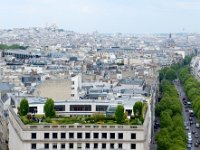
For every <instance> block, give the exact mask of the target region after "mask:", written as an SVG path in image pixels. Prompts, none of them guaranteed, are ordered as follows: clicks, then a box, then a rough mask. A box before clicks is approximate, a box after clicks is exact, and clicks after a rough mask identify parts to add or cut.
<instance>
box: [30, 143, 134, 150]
mask: <svg viewBox="0 0 200 150" xmlns="http://www.w3.org/2000/svg"><path fill="white" fill-rule="evenodd" d="M49 145H50V144H49V143H44V149H50V146H49ZM115 145H116V146H117V148H118V149H123V144H122V143H118V144H114V143H110V144H106V143H101V144H98V143H94V144H90V143H85V149H90V148H94V149H98V148H99V147H101V148H102V149H106V148H107V146H108V147H109V149H115V148H116V147H115ZM52 148H53V149H57V148H58V144H57V143H53V144H52ZM60 148H61V149H65V148H67V147H66V144H65V143H61V144H60ZM68 148H69V149H74V148H75V147H74V143H69V145H68ZM31 149H37V144H36V143H32V144H31ZM77 149H82V143H77ZM130 149H136V144H133V143H132V144H130Z"/></svg>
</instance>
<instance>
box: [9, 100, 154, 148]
mask: <svg viewBox="0 0 200 150" xmlns="http://www.w3.org/2000/svg"><path fill="white" fill-rule="evenodd" d="M88 105H90V104H88ZM97 105H98V103H97ZM68 106H69V105H68ZM83 106H84V105H83ZM91 106H92V107H94V106H96V105H91ZM14 109H15V108H11V107H10V108H9V149H10V150H16V149H19V150H34V149H36V150H43V149H50V150H56V149H57V150H149V144H150V131H151V123H150V122H151V117H150V107H148V109H147V112H146V114H145V118H144V123H143V124H142V125H123V124H122V125H117V124H116V125H108V124H78V123H75V124H43V123H41V124H36V125H34V124H33V125H24V124H23V123H22V121H21V119H20V118H19V116H18V115H17V114H16V111H15V110H14ZM77 113H78V112H77Z"/></svg>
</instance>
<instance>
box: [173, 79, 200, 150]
mask: <svg viewBox="0 0 200 150" xmlns="http://www.w3.org/2000/svg"><path fill="white" fill-rule="evenodd" d="M174 83H175V86H176V89H177V91H178V92H179V99H180V101H181V104H182V107H183V112H182V114H183V118H184V122H190V121H189V117H190V116H189V112H188V111H186V110H192V108H191V106H188V105H187V104H186V105H184V104H183V100H182V99H183V98H184V97H185V98H186V100H187V101H188V98H187V97H186V95H185V92H184V91H183V87H182V86H181V84H180V83H179V81H178V82H174ZM192 122H193V124H191V125H189V126H188V127H189V130H186V133H188V132H191V133H192V131H196V133H198V136H200V128H196V122H197V118H196V117H192ZM197 140H199V141H200V137H198V138H195V136H194V134H192V148H191V149H190V150H199V149H200V147H195V143H196V141H197ZM188 150H189V149H188Z"/></svg>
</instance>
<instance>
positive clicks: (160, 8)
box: [0, 0, 200, 33]
mask: <svg viewBox="0 0 200 150" xmlns="http://www.w3.org/2000/svg"><path fill="white" fill-rule="evenodd" d="M0 3H1V5H0V6H1V8H0V28H14V27H20V28H21V27H33V26H34V27H35V26H40V27H45V25H46V24H56V25H57V26H58V27H60V28H64V29H67V30H73V31H76V32H82V33H83V32H84V33H85V32H92V31H95V30H97V31H99V32H101V33H116V32H122V33H169V32H200V1H199V0H0Z"/></svg>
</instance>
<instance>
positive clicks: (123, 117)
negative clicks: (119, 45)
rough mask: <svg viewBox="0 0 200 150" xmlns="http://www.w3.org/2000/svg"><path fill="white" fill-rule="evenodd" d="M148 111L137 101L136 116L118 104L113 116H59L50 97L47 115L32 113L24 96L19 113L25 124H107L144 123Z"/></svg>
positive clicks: (45, 110) (101, 114) (47, 102)
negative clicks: (128, 114)
mask: <svg viewBox="0 0 200 150" xmlns="http://www.w3.org/2000/svg"><path fill="white" fill-rule="evenodd" d="M146 111H147V104H146V103H142V102H136V103H135V105H134V106H133V112H134V116H131V117H128V116H127V113H125V111H124V107H123V105H118V106H117V108H116V111H115V113H114V114H113V115H112V116H106V115H105V114H103V113H95V114H93V115H92V116H73V117H67V116H59V115H56V112H55V110H54V101H53V100H52V99H48V100H47V101H46V103H45V106H44V112H45V115H38V114H35V115H33V114H30V113H28V112H29V105H28V101H27V100H26V99H25V98H23V99H22V100H21V103H20V107H19V109H18V114H19V116H20V118H21V120H22V122H23V123H24V124H25V125H43V124H54V125H58V124H106V125H118V124H119V125H142V124H143V122H144V117H145V114H146Z"/></svg>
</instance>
